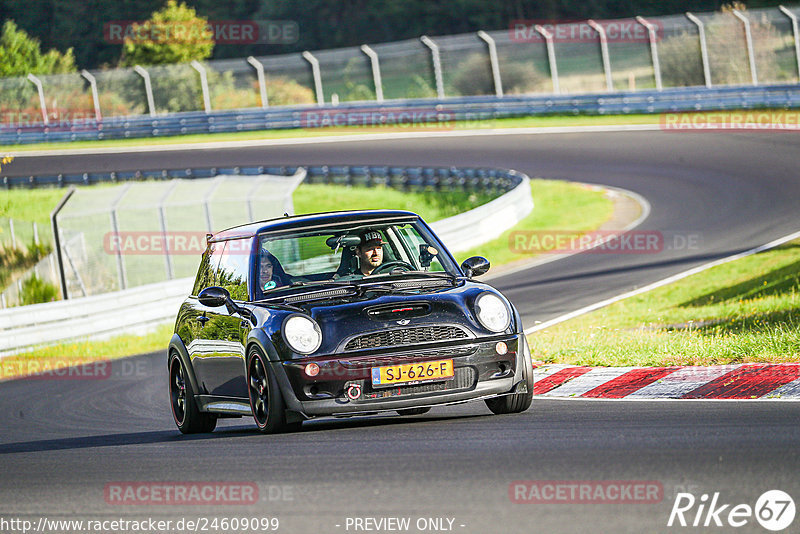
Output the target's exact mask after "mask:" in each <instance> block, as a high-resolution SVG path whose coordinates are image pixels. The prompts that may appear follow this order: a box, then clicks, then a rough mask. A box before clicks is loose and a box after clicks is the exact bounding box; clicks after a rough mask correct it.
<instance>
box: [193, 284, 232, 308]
mask: <svg viewBox="0 0 800 534" xmlns="http://www.w3.org/2000/svg"><path fill="white" fill-rule="evenodd" d="M198 298H199V299H200V304H202V305H203V306H208V307H209V308H218V307H219V306H225V305H226V304H228V303H229V302H230V303H233V301H231V294H230V293H228V290H227V289H225V288H222V287H217V286H212V287H207V288H205V289H204V290H202V291H201V292H200V294H199V295H198Z"/></svg>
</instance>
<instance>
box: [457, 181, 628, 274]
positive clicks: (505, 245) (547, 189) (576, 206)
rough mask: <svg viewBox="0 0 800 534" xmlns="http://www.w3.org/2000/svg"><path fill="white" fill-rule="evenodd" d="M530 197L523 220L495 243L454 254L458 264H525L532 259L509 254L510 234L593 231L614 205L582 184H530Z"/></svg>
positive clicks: (602, 221)
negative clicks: (476, 260)
mask: <svg viewBox="0 0 800 534" xmlns="http://www.w3.org/2000/svg"><path fill="white" fill-rule="evenodd" d="M531 195H532V196H533V202H534V208H533V211H532V212H531V213H530V214H529V215H528V216H527V217H525V218H524V219H523V220H521V221H520V222H519V223H518V224H517V225H516V226H514V228H512V229H511V230H507V231H505V232H503V234H502V235H501V236H500V237H498V238H497V239H494V240H492V241H489V242H488V243H484V244H483V245H479V246H477V247H475V248H474V249H472V250H468V251H466V252H462V253H459V254H457V259H458V261H463V260H465V259H467V258H469V257H470V256H484V257H486V258H488V259H489V261H490V262H491V264H492V265H495V266H499V265H506V264H509V263H513V262H517V261H526V260H529V259H531V257H532V256H533V255H532V254H520V253H517V252H515V251H514V250H513V247H512V246H510V245H511V244H510V242H509V240H510V237H511V234H512V232H526V231H548V230H569V231H572V232H582V231H588V230H596V229H597V228H599V227H600V225H601V224H603V223H604V222H605V221H607V220H608V219H609V218H611V216H612V215H613V212H614V204H613V202H612V201H611V200H610V199H609V198H608V197H607V196H606V194H605V192H604V191H603V190H599V189H597V188H593V187H587V186H585V185H583V184H576V183H570V182H563V181H559V180H531Z"/></svg>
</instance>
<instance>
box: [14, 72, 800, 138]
mask: <svg viewBox="0 0 800 534" xmlns="http://www.w3.org/2000/svg"><path fill="white" fill-rule="evenodd" d="M764 108H800V85H797V84H792V85H788V84H786V85H763V86H726V87H711V88H709V87H688V88H671V89H663V90H660V91H659V90H648V91H628V92H618V93H594V94H580V95H517V96H513V95H511V96H510V95H506V96H502V97H498V96H471V97H455V98H445V99H416V100H394V101H384V102H382V103H376V102H359V103H346V104H341V105H336V106H334V105H324V106H320V105H314V106H297V107H283V108H268V109H258V108H256V109H241V110H233V111H214V112H210V113H205V112H184V113H172V114H169V115H163V116H158V117H148V116H135V117H115V118H110V119H104V120H102V121H96V120H89V119H87V120H83V121H81V122H79V123H65V124H56V125H49V126H41V125H39V126H21V127H18V128H16V129H14V130H10V131H9V130H5V131H3V130H0V144H3V145H13V144H31V143H43V142H64V141H67V142H69V141H86V140H101V139H129V138H142V137H166V136H174V135H186V134H208V133H225V132H242V131H254V130H283V129H298V128H319V127H325V126H334V125H345V126H347V125H349V126H360V127H366V128H371V127H376V128H377V127H386V126H387V121H395V122H393V123H391V124H395V125H396V129H399V130H400V131H402V129H403V128H412V127H416V128H423V129H430V128H437V129H448V128H455V122H457V121H475V122H478V121H487V122H488V121H492V120H495V119H501V118H510V117H521V116H531V115H543V114H576V115H577V114H601V115H602V114H632V113H666V112H688V111H701V110H703V111H716V110H726V109H764Z"/></svg>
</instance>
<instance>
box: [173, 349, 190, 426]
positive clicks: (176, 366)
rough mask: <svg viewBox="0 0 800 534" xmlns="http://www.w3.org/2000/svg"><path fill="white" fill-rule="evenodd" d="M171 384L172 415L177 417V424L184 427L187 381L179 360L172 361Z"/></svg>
mask: <svg viewBox="0 0 800 534" xmlns="http://www.w3.org/2000/svg"><path fill="white" fill-rule="evenodd" d="M169 384H170V385H169V390H170V397H171V398H172V415H173V416H175V422H176V423H178V425H182V424H183V420H184V418H185V417H186V380H185V379H184V375H183V366H182V365H181V362H180V361H178V359H177V358H176V359H174V360H173V361H172V369H171V371H170V380H169Z"/></svg>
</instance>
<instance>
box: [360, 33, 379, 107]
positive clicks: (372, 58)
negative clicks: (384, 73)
mask: <svg viewBox="0 0 800 534" xmlns="http://www.w3.org/2000/svg"><path fill="white" fill-rule="evenodd" d="M361 51H362V52H364V53H365V54H366V55H367V56H368V57H369V62H370V64H371V65H372V80H373V82H374V83H375V98H376V100H377V101H378V102H383V81H382V80H381V64H380V62H379V61H378V53H377V52H375V50H373V49H372V48H371V47H370V46H369V45H361Z"/></svg>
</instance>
